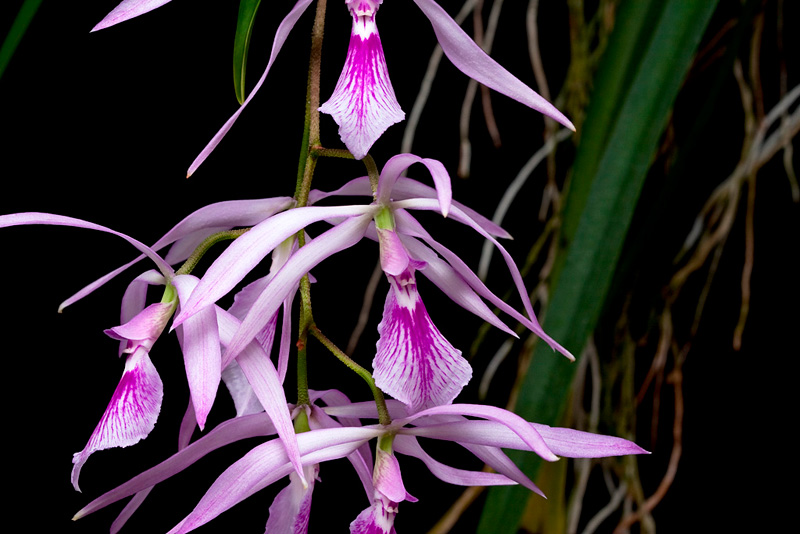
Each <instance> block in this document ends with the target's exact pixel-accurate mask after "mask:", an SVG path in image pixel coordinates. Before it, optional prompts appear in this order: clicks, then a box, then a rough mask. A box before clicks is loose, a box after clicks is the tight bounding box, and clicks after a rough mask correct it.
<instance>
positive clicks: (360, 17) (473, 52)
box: [319, 0, 575, 159]
mask: <svg viewBox="0 0 800 534" xmlns="http://www.w3.org/2000/svg"><path fill="white" fill-rule="evenodd" d="M414 2H415V3H416V4H417V6H418V7H419V8H420V9H421V10H422V12H423V13H424V14H425V16H426V17H428V19H429V20H430V22H431V24H432V25H433V30H434V32H435V33H436V38H437V39H438V40H439V44H440V45H441V47H442V50H443V51H444V53H445V55H447V57H448V58H449V59H450V61H452V62H453V64H454V65H455V66H456V67H458V69H459V70H460V71H461V72H463V73H464V74H466V75H467V76H469V77H470V78H473V79H475V80H477V81H479V82H481V83H482V84H484V85H486V86H487V87H489V88H491V89H494V90H496V91H498V92H500V93H503V94H505V95H507V96H510V97H511V98H513V99H515V100H517V101H519V102H522V103H523V104H525V105H527V106H529V107H531V108H533V109H535V110H537V111H540V112H541V113H543V114H545V115H547V116H549V117H552V118H553V119H555V120H556V121H558V122H560V123H561V124H563V125H565V126H567V127H568V128H570V129H572V130H574V129H575V128H574V126H573V125H572V123H571V122H570V121H569V120H568V119H567V118H566V117H565V116H564V115H563V114H562V113H561V112H560V111H558V110H557V109H556V108H555V107H553V106H552V105H551V104H550V103H549V102H547V101H546V100H545V99H544V98H542V97H541V96H539V95H538V94H537V93H535V92H534V91H533V90H531V89H530V88H529V87H528V86H526V85H525V84H524V83H522V82H521V81H519V80H518V79H517V78H515V77H514V76H513V75H511V74H510V73H509V72H508V71H506V70H505V69H504V68H503V67H501V66H500V65H498V64H497V63H496V62H495V61H494V60H493V59H492V58H490V57H489V56H488V55H486V53H485V52H484V51H483V50H481V48H480V47H479V46H478V45H477V44H476V43H475V41H473V40H472V38H471V37H469V35H467V34H466V33H465V32H464V31H463V30H462V29H461V27H460V26H459V25H458V24H457V23H456V22H455V21H454V20H453V19H452V18H451V17H450V16H449V15H448V14H447V12H445V11H444V10H443V9H442V8H441V7H440V6H439V5H438V4H437V3H436V2H434V1H433V0H414ZM345 3H346V4H347V8H348V9H349V10H350V14H351V15H352V17H353V28H352V31H351V34H350V46H349V48H348V51H347V59H346V61H345V65H344V69H343V70H342V74H341V76H340V77H339V81H338V83H337V84H336V88H335V89H334V91H333V95H332V96H331V98H330V100H328V101H327V102H326V103H325V104H323V105H322V106H320V108H319V110H320V111H321V112H323V113H327V114H329V115H331V116H332V117H333V118H334V120H335V121H336V124H338V125H339V136H340V137H341V138H342V142H344V144H345V146H347V149H348V150H350V152H351V153H352V154H353V156H354V157H355V158H356V159H362V158H363V157H364V156H366V154H367V152H369V149H370V147H372V145H373V143H375V141H377V139H378V138H379V137H380V136H381V134H383V132H385V131H386V129H387V128H388V127H389V126H391V125H392V124H395V123H397V122H400V121H402V120H403V119H404V118H405V114H404V113H403V110H402V109H400V104H399V103H398V102H397V98H396V97H395V94H394V89H393V88H392V82H391V81H390V80H389V71H388V68H387V66H386V59H385V57H384V54H383V47H382V45H381V39H380V37H379V35H378V27H377V25H376V23H375V16H376V14H377V12H378V8H379V7H380V5H381V4H382V3H383V0H345Z"/></svg>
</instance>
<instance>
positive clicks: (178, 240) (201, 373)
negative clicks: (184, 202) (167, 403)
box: [0, 198, 304, 489]
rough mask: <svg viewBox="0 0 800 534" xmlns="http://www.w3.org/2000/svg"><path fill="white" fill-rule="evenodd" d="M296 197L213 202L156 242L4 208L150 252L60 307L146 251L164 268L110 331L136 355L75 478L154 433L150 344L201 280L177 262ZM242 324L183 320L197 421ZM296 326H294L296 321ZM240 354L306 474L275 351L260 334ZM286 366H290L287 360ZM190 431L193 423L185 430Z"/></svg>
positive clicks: (206, 315) (138, 289)
mask: <svg viewBox="0 0 800 534" xmlns="http://www.w3.org/2000/svg"><path fill="white" fill-rule="evenodd" d="M292 203H293V201H292V199H290V198H279V199H265V200H256V201H234V202H222V203H218V204H213V205H211V206H207V207H205V208H202V209H200V210H198V211H196V212H195V213H193V214H192V215H190V216H188V217H186V218H185V219H184V220H183V221H181V222H180V223H178V225H176V226H175V227H174V228H173V229H172V230H170V232H168V233H167V235H165V236H164V237H163V238H161V239H160V240H159V241H158V242H157V243H156V244H155V245H154V246H153V247H148V246H146V245H144V244H143V243H141V242H139V241H137V240H136V239H133V238H131V237H129V236H127V235H125V234H122V233H120V232H116V231H114V230H111V229H109V228H106V227H104V226H101V225H98V224H94V223H91V222H87V221H83V220H80V219H75V218H72V217H64V216H60V215H52V214H48V213H18V214H11V215H2V216H0V228H4V227H11V226H19V225H31V224H46V225H57V226H72V227H77V228H86V229H91V230H97V231H102V232H106V233H110V234H112V235H116V236H118V237H121V238H123V239H125V240H126V241H128V242H129V243H131V244H132V245H133V246H134V247H136V248H137V249H138V250H139V251H140V252H142V254H143V255H142V256H140V257H139V258H137V259H135V260H133V261H132V262H129V263H128V264H126V265H124V266H122V267H120V268H119V269H116V270H115V271H113V272H112V273H109V274H108V275H106V276H104V277H102V278H100V279H98V280H97V281H95V282H93V283H92V284H90V285H88V286H87V287H85V288H84V289H82V290H81V291H79V292H78V293H77V294H76V295H74V296H73V297H71V298H70V299H68V300H67V301H65V302H64V303H62V305H61V307H60V309H63V308H64V307H66V306H67V305H69V304H71V303H74V302H76V301H77V300H79V299H81V298H83V297H85V296H86V295H88V294H89V293H91V292H92V291H94V290H95V289H97V288H98V287H100V286H101V285H103V284H104V283H106V282H107V281H108V280H110V279H112V278H113V277H114V276H116V275H118V274H119V273H121V272H122V271H123V270H125V269H127V268H128V267H130V266H131V265H133V264H134V263H136V262H138V261H140V260H141V259H142V258H144V257H148V258H150V259H151V260H152V261H153V262H154V263H155V264H156V265H157V267H158V269H159V271H160V272H154V271H149V272H147V273H145V274H143V275H141V276H139V277H137V278H136V279H135V280H134V281H133V282H131V284H130V285H129V287H128V290H127V291H126V292H125V295H124V296H123V300H122V319H123V323H124V324H122V325H121V326H118V327H115V328H111V329H109V330H107V331H106V333H107V334H108V335H110V336H111V337H113V338H114V339H118V340H120V341H121V346H120V354H127V355H128V356H127V358H126V364H125V371H124V373H123V376H122V379H121V380H120V383H119V385H118V386H117V389H116V390H115V392H114V394H113V395H112V399H111V401H110V403H109V405H108V407H107V409H106V411H105V412H104V414H103V416H102V418H101V420H100V423H99V424H98V425H97V427H96V428H95V430H94V432H93V433H92V436H91V437H90V439H89V442H88V444H87V446H86V447H85V448H84V450H83V451H81V452H79V453H77V454H75V457H74V459H73V463H74V464H75V465H74V468H73V473H72V482H73V485H74V486H75V488H76V489H78V477H79V475H80V471H81V468H82V466H83V464H84V463H85V462H86V460H87V459H88V457H89V456H90V455H91V454H92V453H93V452H95V451H98V450H103V449H107V448H111V447H125V446H129V445H132V444H134V443H136V442H138V441H139V440H141V439H143V438H145V437H147V435H148V434H149V433H150V432H151V431H152V429H153V428H154V425H155V421H156V419H157V417H158V414H159V411H160V408H161V399H162V391H163V386H162V383H161V379H160V377H159V376H158V373H157V372H156V370H155V367H154V366H153V365H152V362H151V360H150V356H149V352H150V349H151V348H152V346H153V343H154V342H155V340H156V339H157V338H158V337H159V335H160V334H161V332H162V330H163V329H164V327H165V326H166V323H167V321H168V320H169V318H170V317H171V316H172V314H173V312H174V310H175V309H176V306H177V307H178V309H180V307H181V306H182V305H183V303H185V302H186V301H187V300H188V299H189V296H190V295H191V293H192V291H193V290H194V288H195V286H197V284H198V279H197V278H196V277H193V276H191V275H176V273H175V271H174V270H173V268H172V266H171V265H170V263H171V262H181V261H183V260H185V259H186V258H187V257H188V256H189V254H190V251H191V250H194V248H195V247H196V245H197V244H198V243H199V242H201V241H202V240H203V239H204V238H205V237H207V236H208V235H210V234H211V233H214V232H217V231H219V230H221V229H228V228H230V227H232V226H239V225H248V224H255V222H256V221H260V220H264V219H265V218H269V217H270V216H271V215H273V214H274V213H275V211H277V210H280V209H286V208H288V207H290V206H291V205H292ZM170 244H171V245H172V247H171V249H170V251H169V253H168V254H167V256H166V258H167V259H163V258H162V257H161V256H159V255H158V253H157V252H156V250H158V249H160V248H163V247H165V246H167V245H170ZM281 261H283V260H281ZM150 284H157V285H159V284H160V285H166V286H167V290H166V295H168V298H166V299H164V301H163V302H161V303H157V304H152V305H150V306H148V307H145V294H146V289H147V285H150ZM175 293H176V294H175ZM173 328H174V327H173ZM239 328H240V321H239V320H238V319H237V318H236V317H235V316H233V315H232V314H230V313H228V312H225V311H224V310H221V309H219V308H217V307H216V306H214V307H210V308H208V309H206V310H202V311H201V312H200V313H198V314H195V315H193V317H192V319H191V320H189V321H186V322H184V323H183V324H182V325H181V326H180V327H179V328H177V334H178V339H179V341H180V344H181V347H182V352H183V354H184V363H185V367H186V376H187V381H188V384H189V390H190V392H191V395H192V406H191V409H192V413H193V414H194V415H193V417H192V420H194V421H196V423H197V425H198V426H200V428H201V429H202V428H203V427H204V425H205V421H206V417H207V415H208V413H209V411H210V409H211V406H212V405H213V402H214V399H215V397H216V392H217V387H218V385H219V381H220V378H221V371H222V369H225V368H227V367H228V366H230V365H231V363H232V358H230V357H229V358H222V356H221V352H222V349H221V347H225V346H227V345H228V344H229V343H230V340H231V339H232V336H233V334H234V333H235V332H236V331H237V330H238V329H239ZM288 328H289V329H290V325H289V327H288ZM283 330H284V331H286V330H287V326H284V329H283ZM287 340H288V336H287ZM286 343H288V341H287V342H282V345H285V344H286ZM283 349H284V347H283V346H282V352H286V355H287V356H286V357H283V358H282V359H283V360H285V359H286V358H287V357H288V346H286V347H285V350H283ZM237 355H238V358H237V360H236V363H237V365H238V366H239V367H240V368H241V371H242V372H243V374H244V376H245V377H246V380H247V381H248V387H249V388H251V389H252V391H253V392H254V393H253V394H254V395H255V396H256V397H257V399H258V401H259V402H260V403H261V405H262V406H263V407H264V408H265V409H266V410H267V413H268V414H269V415H270V417H271V418H272V420H273V421H274V424H275V427H276V428H277V431H278V434H279V435H280V436H281V437H282V438H284V441H285V443H286V446H287V447H288V448H289V450H288V455H289V457H290V458H291V459H292V463H293V465H294V466H295V468H296V470H297V472H298V473H299V474H300V477H301V479H303V480H304V476H303V475H302V472H303V471H302V467H301V465H300V461H299V451H298V449H297V444H296V441H295V440H294V429H293V427H292V424H291V420H290V417H289V413H288V412H287V411H286V410H285V405H286V398H285V396H284V393H283V387H282V376H279V374H278V372H277V370H276V369H275V367H274V365H273V364H272V362H271V360H270V359H269V355H268V354H267V353H266V352H265V349H264V347H263V346H262V345H260V344H259V343H258V342H253V343H249V344H247V346H246V347H243V350H240V351H238V352H237ZM283 367H284V369H285V363H284V364H283ZM284 374H285V371H284ZM281 406H283V408H281ZM187 428H188V427H187ZM186 433H187V431H184V432H183V434H186ZM188 433H190V432H188Z"/></svg>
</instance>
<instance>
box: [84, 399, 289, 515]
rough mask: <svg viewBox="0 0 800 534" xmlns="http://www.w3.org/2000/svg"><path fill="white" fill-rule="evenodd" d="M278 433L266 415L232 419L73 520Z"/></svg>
mask: <svg viewBox="0 0 800 534" xmlns="http://www.w3.org/2000/svg"><path fill="white" fill-rule="evenodd" d="M271 434H275V428H274V427H273V426H272V422H271V421H270V419H269V417H268V416H267V414H265V413H263V412H262V413H259V414H254V415H247V416H244V417H237V418H234V419H229V420H228V421H225V422H223V423H220V424H219V425H217V427H216V428H214V429H213V430H211V431H210V432H209V433H208V434H206V435H205V436H203V437H201V438H200V439H198V440H197V441H195V442H194V443H191V444H190V445H188V446H187V447H186V448H184V449H181V450H180V451H178V452H177V453H175V454H173V455H172V456H170V457H169V458H167V459H166V460H164V461H163V462H161V463H160V464H158V465H157V466H155V467H152V468H150V469H148V470H147V471H145V472H143V473H141V474H139V475H137V476H135V477H133V478H132V479H130V480H129V481H128V482H125V483H124V484H122V485H121V486H118V487H116V488H114V489H112V490H111V491H109V492H107V493H105V494H103V495H101V496H100V497H98V498H97V499H95V500H93V501H92V502H90V503H89V504H87V505H86V506H84V507H83V508H82V509H81V510H80V511H79V512H78V513H77V514H75V517H73V519H75V520H77V519H80V518H82V517H85V516H87V515H89V514H91V513H94V512H96V511H97V510H100V509H101V508H105V507H106V506H108V505H109V504H112V503H115V502H117V501H118V500H120V499H124V498H125V497H130V496H131V495H134V494H136V493H138V492H140V491H143V490H145V489H147V488H149V487H152V486H154V485H155V484H158V483H159V482H163V481H164V480H166V479H168V478H170V477H171V476H173V475H175V474H176V473H180V472H181V471H183V470H184V469H186V468H187V467H189V466H191V465H192V464H194V463H195V462H197V461H198V460H199V459H200V458H203V457H204V456H205V455H207V454H208V453H210V452H212V451H215V450H217V449H219V448H220V447H224V446H225V445H228V444H230V443H234V442H236V441H239V440H242V439H247V438H252V437H256V436H268V435H271Z"/></svg>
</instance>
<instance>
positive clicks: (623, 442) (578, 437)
mask: <svg viewBox="0 0 800 534" xmlns="http://www.w3.org/2000/svg"><path fill="white" fill-rule="evenodd" d="M531 424H532V425H533V427H534V428H535V429H536V430H537V431H538V432H539V434H541V435H542V437H543V438H544V441H545V443H547V446H548V447H550V450H552V451H553V452H554V453H556V454H557V455H559V456H564V457H567V458H605V457H606V456H623V455H626V454H650V453H649V452H648V451H646V450H644V449H643V448H641V447H640V446H638V445H637V444H635V443H634V442H632V441H628V440H627V439H623V438H618V437H615V436H606V435H603V434H593V433H591V432H582V431H580V430H573V429H571V428H553V427H550V426H547V425H540V424H538V423H531Z"/></svg>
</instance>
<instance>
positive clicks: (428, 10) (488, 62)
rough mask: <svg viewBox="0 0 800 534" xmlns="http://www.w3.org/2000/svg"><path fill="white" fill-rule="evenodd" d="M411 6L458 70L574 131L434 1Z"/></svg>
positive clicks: (564, 119) (563, 118)
mask: <svg viewBox="0 0 800 534" xmlns="http://www.w3.org/2000/svg"><path fill="white" fill-rule="evenodd" d="M414 3H416V4H417V6H418V7H419V8H420V9H421V10H422V12H423V13H424V14H425V16H426V17H428V20H430V21H431V25H432V26H433V31H434V32H435V33H436V39H437V40H438V41H439V44H440V45H441V46H442V50H443V51H444V54H445V55H446V56H447V57H448V59H450V61H452V62H453V65H455V66H456V68H458V70H460V71H461V72H463V73H464V74H466V75H467V76H469V77H470V78H472V79H473V80H475V81H477V82H479V83H482V84H483V85H485V86H486V87H489V88H490V89H494V90H495V91H497V92H498V93H502V94H504V95H506V96H509V97H511V98H513V99H514V100H516V101H518V102H521V103H523V104H525V105H526V106H528V107H530V108H533V109H535V110H536V111H538V112H540V113H543V114H545V115H547V116H548V117H551V118H552V119H554V120H555V121H557V122H560V123H561V124H563V125H564V126H566V127H567V128H569V129H570V130H572V131H575V126H573V125H572V123H571V122H570V121H569V119H567V118H566V117H565V116H564V114H563V113H561V112H560V111H558V110H557V109H556V108H555V106H553V105H552V104H551V103H550V102H548V101H547V100H545V99H544V98H542V97H541V96H540V95H539V94H538V93H536V92H535V91H534V90H533V89H531V88H530V87H528V86H527V85H525V84H524V83H522V82H521V81H519V80H518V79H517V78H515V77H514V76H513V75H512V74H511V73H510V72H508V71H507V70H506V69H504V68H503V67H501V66H500V65H499V64H498V63H497V62H496V61H495V60H493V59H492V58H490V57H489V56H488V55H486V52H484V51H483V50H481V47H479V46H478V45H477V44H475V41H473V40H472V38H471V37H470V36H469V35H467V34H466V32H464V30H462V29H461V27H460V26H459V25H458V23H456V21H454V20H453V19H452V18H451V17H450V15H448V14H447V12H446V11H445V10H444V9H442V8H441V7H440V6H439V4H437V3H436V2H434V1H433V0H414Z"/></svg>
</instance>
